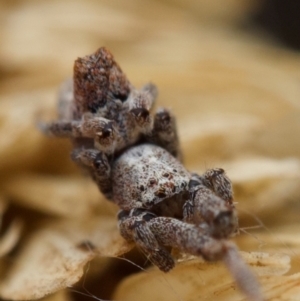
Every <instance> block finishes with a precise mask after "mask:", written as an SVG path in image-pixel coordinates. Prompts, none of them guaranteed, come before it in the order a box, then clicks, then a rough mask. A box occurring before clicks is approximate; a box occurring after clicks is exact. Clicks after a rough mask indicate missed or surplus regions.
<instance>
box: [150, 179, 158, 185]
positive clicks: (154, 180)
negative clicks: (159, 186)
mask: <svg viewBox="0 0 300 301" xmlns="http://www.w3.org/2000/svg"><path fill="white" fill-rule="evenodd" d="M156 183H157V181H156V179H155V178H150V179H149V184H150V185H155V184H156Z"/></svg>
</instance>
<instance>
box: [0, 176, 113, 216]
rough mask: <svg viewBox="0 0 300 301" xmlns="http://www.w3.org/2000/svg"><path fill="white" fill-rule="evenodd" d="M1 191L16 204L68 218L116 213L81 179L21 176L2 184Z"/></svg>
mask: <svg viewBox="0 0 300 301" xmlns="http://www.w3.org/2000/svg"><path fill="white" fill-rule="evenodd" d="M16 187H18V189H15V188H16ZM2 190H3V191H4V192H5V194H6V195H7V196H8V197H10V198H12V199H13V200H14V201H15V202H17V203H18V204H21V205H23V206H26V207H29V208H32V209H35V210H39V211H41V212H45V213H48V214H55V215H58V216H65V217H68V218H85V217H86V216H89V215H91V214H92V213H93V212H95V211H99V212H101V214H103V215H105V214H112V215H115V214H116V210H117V206H115V205H113V204H112V203H110V202H107V200H105V198H104V197H103V196H102V195H101V194H100V193H99V190H98V188H97V186H96V185H95V184H94V183H93V182H92V181H91V180H90V179H89V178H88V177H86V178H84V177H83V176H82V177H78V176H77V177H75V176H73V177H72V176H68V177H67V176H51V175H41V174H30V173H26V174H24V173H23V174H18V175H17V176H13V177H11V178H9V179H7V180H5V181H3V187H2Z"/></svg>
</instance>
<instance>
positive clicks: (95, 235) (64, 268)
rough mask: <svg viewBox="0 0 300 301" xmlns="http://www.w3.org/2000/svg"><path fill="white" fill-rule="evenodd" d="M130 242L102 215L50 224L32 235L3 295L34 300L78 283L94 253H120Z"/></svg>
mask: <svg viewBox="0 0 300 301" xmlns="http://www.w3.org/2000/svg"><path fill="white" fill-rule="evenodd" d="M130 248H131V246H130V245H128V244H127V243H125V241H124V240H122V239H121V238H120V235H119V232H118V229H117V226H116V223H115V222H114V220H112V219H107V218H104V217H102V218H101V219H100V218H98V219H94V220H89V221H87V220H86V221H84V222H78V223H74V222H71V221H69V222H61V223H59V224H57V223H56V224H50V225H48V227H47V226H46V227H45V228H44V229H43V230H40V231H38V232H37V233H35V234H34V235H33V237H31V238H30V240H29V241H28V242H27V243H26V246H25V247H24V248H23V250H22V252H21V254H20V256H19V257H18V258H17V259H16V262H15V263H14V265H13V267H12V269H11V270H10V273H9V275H8V276H7V278H6V279H5V280H4V281H3V283H2V284H1V286H0V295H1V297H2V298H4V299H11V300H33V299H39V298H41V297H43V296H45V295H48V294H50V293H53V292H56V291H58V290H60V289H62V288H66V287H70V286H72V285H73V284H75V283H76V282H77V281H78V280H79V279H80V278H81V276H82V275H83V272H84V271H83V268H84V266H85V264H86V263H87V262H89V261H90V260H91V259H93V258H94V257H95V256H99V255H101V256H110V257H111V256H118V255H121V254H123V253H124V252H127V251H129V250H130Z"/></svg>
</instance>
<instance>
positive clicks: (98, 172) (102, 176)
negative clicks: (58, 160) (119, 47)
mask: <svg viewBox="0 0 300 301" xmlns="http://www.w3.org/2000/svg"><path fill="white" fill-rule="evenodd" d="M71 157H72V160H73V161H75V162H76V163H77V164H78V165H79V166H80V167H82V168H83V169H85V170H87V171H88V172H89V173H90V175H91V176H92V178H93V180H94V181H95V182H96V184H97V185H98V187H99V189H100V191H101V192H102V193H103V194H104V195H105V196H106V197H107V198H108V199H111V194H112V183H111V167H110V164H109V162H108V159H107V157H106V155H105V154H104V153H103V152H99V151H97V150H96V149H75V150H74V151H73V152H72V154H71Z"/></svg>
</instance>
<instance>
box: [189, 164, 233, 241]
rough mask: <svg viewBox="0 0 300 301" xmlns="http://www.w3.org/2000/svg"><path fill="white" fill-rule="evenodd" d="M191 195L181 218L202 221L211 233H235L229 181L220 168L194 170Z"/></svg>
mask: <svg viewBox="0 0 300 301" xmlns="http://www.w3.org/2000/svg"><path fill="white" fill-rule="evenodd" d="M189 191H190V199H189V200H188V201H187V202H186V203H185V205H184V208H183V215H184V220H185V221H187V222H191V223H194V224H199V223H202V222H205V223H206V224H207V226H208V229H209V231H210V234H211V235H212V236H213V237H217V238H225V237H228V236H230V235H231V234H233V233H235V232H236V231H237V228H238V219H237V215H236V212H235V208H234V205H233V203H232V187H231V182H230V180H229V179H228V177H227V176H226V174H225V172H224V170H223V169H211V170H208V171H207V172H206V173H204V174H203V175H202V176H198V175H197V174H194V175H193V176H192V178H191V180H190V183H189Z"/></svg>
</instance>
